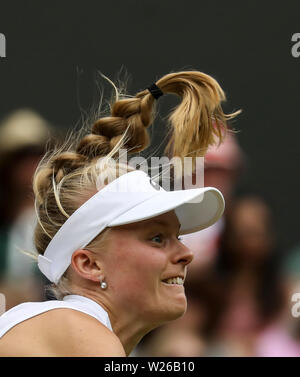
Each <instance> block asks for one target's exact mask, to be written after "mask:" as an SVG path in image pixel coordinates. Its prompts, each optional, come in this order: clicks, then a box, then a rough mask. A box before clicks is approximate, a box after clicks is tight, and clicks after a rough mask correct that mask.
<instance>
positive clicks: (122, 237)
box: [101, 211, 193, 324]
mask: <svg viewBox="0 0 300 377" xmlns="http://www.w3.org/2000/svg"><path fill="white" fill-rule="evenodd" d="M179 228H180V224H179V222H178V219H177V216H176V215H175V212H174V211H172V212H168V213H165V214H163V215H160V216H157V217H155V218H152V219H149V220H144V221H141V222H138V223H134V224H129V225H123V226H119V227H115V228H112V229H111V233H110V236H109V239H108V247H107V249H106V250H105V252H104V253H103V254H101V256H102V257H103V259H102V261H103V262H104V264H103V266H104V267H103V269H104V275H105V276H106V281H107V283H108V286H109V290H110V295H109V297H110V299H111V303H112V305H115V307H117V308H119V309H120V310H122V312H124V311H127V312H131V313H132V314H133V315H135V314H138V315H139V318H141V319H143V320H145V321H146V322H151V323H155V324H158V323H164V322H166V321H170V320H174V319H176V318H178V317H180V316H182V315H183V314H184V312H185V311H186V306H187V302H186V296H185V292H184V286H183V285H182V283H180V284H170V283H166V282H164V281H163V280H166V279H168V278H171V277H182V278H185V276H186V267H187V265H188V264H189V263H190V262H191V261H192V259H193V254H192V252H191V251H190V250H189V249H187V248H186V247H185V246H184V245H183V244H182V243H181V242H180V240H179V239H178V233H179Z"/></svg>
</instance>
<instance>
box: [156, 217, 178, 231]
mask: <svg viewBox="0 0 300 377" xmlns="http://www.w3.org/2000/svg"><path fill="white" fill-rule="evenodd" d="M150 224H157V225H161V226H163V227H165V228H171V226H170V223H167V222H165V221H163V220H152V221H151V222H150ZM180 227H181V224H180V223H179V226H178V231H179V230H180Z"/></svg>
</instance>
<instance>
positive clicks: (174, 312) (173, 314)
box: [164, 299, 187, 322]
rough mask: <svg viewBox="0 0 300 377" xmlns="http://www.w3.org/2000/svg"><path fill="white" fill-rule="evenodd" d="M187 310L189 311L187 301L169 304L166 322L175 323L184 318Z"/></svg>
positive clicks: (165, 313)
mask: <svg viewBox="0 0 300 377" xmlns="http://www.w3.org/2000/svg"><path fill="white" fill-rule="evenodd" d="M186 309H187V302H186V299H185V300H182V302H181V303H179V302H178V303H174V304H172V303H171V302H169V305H168V311H165V312H164V315H165V321H166V322H169V321H175V320H176V319H178V318H180V317H182V316H183V315H184V314H185V312H186Z"/></svg>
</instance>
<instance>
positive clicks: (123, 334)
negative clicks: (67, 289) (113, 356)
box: [72, 287, 157, 356]
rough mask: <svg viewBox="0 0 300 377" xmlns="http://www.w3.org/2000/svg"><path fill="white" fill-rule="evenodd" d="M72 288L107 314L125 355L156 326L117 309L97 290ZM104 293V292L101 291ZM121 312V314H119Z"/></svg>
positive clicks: (130, 312) (75, 292) (137, 316)
mask: <svg viewBox="0 0 300 377" xmlns="http://www.w3.org/2000/svg"><path fill="white" fill-rule="evenodd" d="M76 288H77V289H76V290H75V289H72V291H73V292H74V293H73V294H78V295H81V296H85V297H88V298H90V299H91V300H93V301H95V302H97V303H98V304H99V305H100V306H101V307H102V308H103V309H104V310H105V311H106V312H107V314H108V316H109V320H110V323H111V327H112V329H113V332H114V333H115V334H116V335H117V337H118V338H119V339H120V342H121V343H122V345H123V348H124V351H125V353H126V356H129V355H130V353H131V352H132V351H133V349H134V348H135V347H136V346H137V344H138V343H139V342H140V341H141V339H142V338H143V337H144V336H145V335H146V334H147V333H148V332H150V331H151V330H153V329H154V328H156V327H157V326H156V325H154V324H152V325H149V324H146V323H144V322H143V321H141V319H140V316H139V315H135V314H134V313H132V311H128V312H126V311H124V308H122V309H120V308H119V309H118V308H115V307H113V305H111V302H110V300H109V299H108V296H106V295H105V294H103V295H102V294H101V293H102V292H101V293H99V292H97V291H91V290H89V289H85V288H82V287H80V288H79V287H76ZM103 293H104V292H103ZM120 313H122V316H120Z"/></svg>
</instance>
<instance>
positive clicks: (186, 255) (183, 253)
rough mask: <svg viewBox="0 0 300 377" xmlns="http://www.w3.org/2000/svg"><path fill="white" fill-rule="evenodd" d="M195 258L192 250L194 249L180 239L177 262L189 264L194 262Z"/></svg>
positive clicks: (176, 255) (176, 256)
mask: <svg viewBox="0 0 300 377" xmlns="http://www.w3.org/2000/svg"><path fill="white" fill-rule="evenodd" d="M193 259H194V253H193V252H192V250H191V249H189V248H188V247H187V246H185V245H183V244H182V243H181V242H180V241H179V245H178V249H177V253H176V254H175V260H176V263H181V264H183V265H188V264H190V263H191V262H192V260H193Z"/></svg>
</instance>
